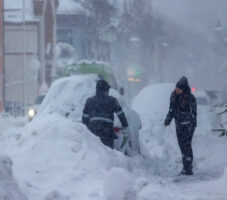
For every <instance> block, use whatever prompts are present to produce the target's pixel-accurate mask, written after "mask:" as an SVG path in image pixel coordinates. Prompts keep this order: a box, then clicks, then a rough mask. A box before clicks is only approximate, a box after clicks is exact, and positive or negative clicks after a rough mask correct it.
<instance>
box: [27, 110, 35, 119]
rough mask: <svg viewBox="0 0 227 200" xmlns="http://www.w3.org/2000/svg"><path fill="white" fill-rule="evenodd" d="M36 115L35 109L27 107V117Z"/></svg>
mask: <svg viewBox="0 0 227 200" xmlns="http://www.w3.org/2000/svg"><path fill="white" fill-rule="evenodd" d="M35 115H36V111H35V110H34V109H29V110H28V116H29V117H34V116H35Z"/></svg>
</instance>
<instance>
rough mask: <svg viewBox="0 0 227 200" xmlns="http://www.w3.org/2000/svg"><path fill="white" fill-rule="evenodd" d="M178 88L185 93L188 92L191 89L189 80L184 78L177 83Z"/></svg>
mask: <svg viewBox="0 0 227 200" xmlns="http://www.w3.org/2000/svg"><path fill="white" fill-rule="evenodd" d="M176 87H177V88H179V89H181V90H183V91H187V90H188V89H190V87H189V84H188V79H187V78H186V77H185V76H183V77H182V78H180V80H179V81H178V82H177V84H176Z"/></svg>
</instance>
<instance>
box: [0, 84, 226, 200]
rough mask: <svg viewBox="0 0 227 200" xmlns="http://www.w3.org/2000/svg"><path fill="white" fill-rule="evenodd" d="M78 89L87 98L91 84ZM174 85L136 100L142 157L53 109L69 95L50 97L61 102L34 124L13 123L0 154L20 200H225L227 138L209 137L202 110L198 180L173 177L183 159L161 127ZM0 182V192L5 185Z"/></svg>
mask: <svg viewBox="0 0 227 200" xmlns="http://www.w3.org/2000/svg"><path fill="white" fill-rule="evenodd" d="M81 86H82V87H83V91H80V92H81V93H82V94H84V93H85V92H86V91H85V90H86V88H87V89H88V88H89V89H91V85H90V84H89V82H88V84H85V85H83V84H81ZM173 87H174V86H173V84H164V85H156V86H149V87H147V88H145V89H144V90H143V91H142V92H141V93H140V94H139V95H138V97H137V98H136V99H135V100H134V101H133V108H134V109H135V110H137V112H138V113H139V114H140V115H141V118H142V122H143V129H142V131H141V132H140V139H141V142H142V144H143V146H144V149H143V151H142V152H143V155H142V156H135V157H133V158H129V157H126V156H124V155H123V154H122V153H120V152H118V151H115V150H111V149H109V148H107V147H105V146H104V145H102V143H101V142H100V141H99V139H98V138H97V137H95V136H94V135H92V134H91V133H90V132H89V131H88V130H87V128H86V127H85V126H84V125H83V124H81V123H80V122H79V121H78V120H73V118H72V117H69V118H66V117H65V116H64V114H62V113H61V112H59V109H56V108H59V106H61V103H60V102H61V101H60V99H62V98H65V96H61V97H57V96H56V95H57V92H56V93H54V92H53V93H51V94H49V97H53V98H59V99H56V100H59V104H55V105H53V104H51V102H50V101H49V103H48V101H47V100H44V102H43V105H42V109H43V111H42V113H40V114H39V115H38V116H37V117H36V118H35V120H33V121H32V122H30V123H29V124H27V125H26V126H25V127H20V128H18V126H17V125H18V124H17V122H15V127H14V128H13V126H14V122H13V123H12V128H11V129H8V130H6V131H4V133H2V134H1V135H0V151H1V153H2V154H6V155H8V156H9V157H10V158H11V159H12V161H13V163H14V165H13V180H14V181H15V182H17V183H18V188H19V189H18V190H19V191H20V194H21V198H20V197H18V198H17V200H20V199H23V198H24V196H23V194H24V195H26V196H27V199H28V200H74V199H79V200H88V199H89V200H226V197H227V191H226V187H227V171H226V167H227V157H226V154H227V148H226V146H227V138H225V137H223V138H219V137H217V135H213V134H211V133H210V125H209V124H211V121H210V118H209V116H208V114H207V112H206V111H204V110H203V109H202V110H203V111H200V108H199V122H198V128H197V129H196V132H195V136H194V139H193V148H194V155H195V162H194V164H195V167H194V172H195V175H194V176H193V177H192V178H185V179H184V180H180V179H179V180H178V179H176V175H177V174H178V172H179V171H180V170H181V155H180V152H179V148H178V145H177V140H176V136H175V131H174V125H173V124H172V125H171V126H170V127H168V128H164V127H163V121H164V118H165V115H166V113H167V111H168V104H169V96H170V93H171V90H172V89H173ZM65 88H67V90H71V89H73V88H71V87H70V85H68V86H67V87H65ZM67 90H65V92H64V94H65V95H66V94H67ZM62 91H64V90H62ZM55 102H56V101H55ZM70 103H72V102H69V104H70ZM50 105H52V107H51V106H50ZM53 108H54V109H53ZM55 109H56V110H55ZM79 110H80V109H79ZM76 113H77V112H76ZM79 117H80V116H78V118H79ZM4 120H9V121H11V119H4ZM200 122H201V123H200ZM2 123H4V121H2ZM3 158H5V157H3ZM3 160H4V159H3ZM6 160H8V161H9V160H10V159H8V158H7V159H6ZM0 161H1V159H0ZM8 161H7V163H10V161H9V162H8ZM2 163H5V161H3V162H0V169H1V166H2ZM0 183H1V184H0V191H1V189H2V188H1V187H3V186H4V184H8V182H7V181H5V182H4V181H3V182H0ZM9 193H10V191H9ZM10 199H13V198H10ZM13 200H14V199H13Z"/></svg>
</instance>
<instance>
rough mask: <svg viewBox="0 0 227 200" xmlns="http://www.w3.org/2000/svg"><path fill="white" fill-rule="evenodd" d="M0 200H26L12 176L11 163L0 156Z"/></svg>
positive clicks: (7, 158) (8, 159)
mask: <svg viewBox="0 0 227 200" xmlns="http://www.w3.org/2000/svg"><path fill="white" fill-rule="evenodd" d="M0 199H2V200H7V199H8V200H27V198H26V196H25V195H24V194H23V193H22V192H21V190H20V188H19V187H18V185H17V181H16V180H15V178H14V176H13V162H12V160H11V158H9V157H8V156H4V155H0Z"/></svg>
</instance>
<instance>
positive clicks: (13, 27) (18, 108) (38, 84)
mask: <svg viewBox="0 0 227 200" xmlns="http://www.w3.org/2000/svg"><path fill="white" fill-rule="evenodd" d="M4 3H5V4H4V82H5V85H4V94H5V96H4V102H5V110H6V111H9V112H14V113H15V112H16V113H19V114H21V113H20V112H22V113H24V111H25V110H26V107H27V106H28V105H29V104H33V103H34V100H35V98H36V97H37V96H38V95H39V94H40V93H44V92H47V91H46V90H45V91H43V90H42V89H43V88H46V89H48V87H49V86H50V85H51V83H52V81H53V80H54V79H55V77H56V57H55V46H56V9H57V6H58V0H18V2H17V4H16V5H15V1H14V0H5V2H4ZM43 85H46V87H43Z"/></svg>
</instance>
